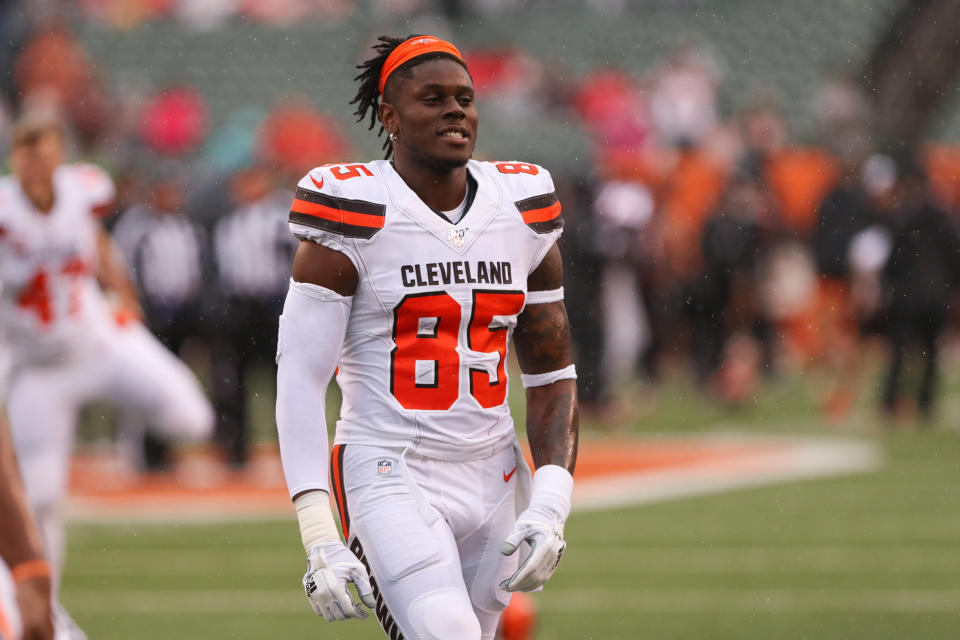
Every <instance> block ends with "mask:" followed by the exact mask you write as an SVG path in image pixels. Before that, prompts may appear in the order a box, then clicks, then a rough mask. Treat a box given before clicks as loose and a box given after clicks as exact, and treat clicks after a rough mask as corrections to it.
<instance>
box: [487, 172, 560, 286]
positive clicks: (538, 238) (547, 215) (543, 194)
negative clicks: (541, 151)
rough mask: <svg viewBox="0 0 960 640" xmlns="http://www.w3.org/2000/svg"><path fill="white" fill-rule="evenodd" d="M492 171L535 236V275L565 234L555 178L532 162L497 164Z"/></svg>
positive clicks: (530, 268) (532, 237) (531, 261)
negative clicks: (551, 248) (541, 263)
mask: <svg viewBox="0 0 960 640" xmlns="http://www.w3.org/2000/svg"><path fill="white" fill-rule="evenodd" d="M493 168H494V170H495V171H496V172H497V174H498V178H499V182H500V184H501V185H502V187H503V189H504V192H505V193H506V194H507V195H508V197H509V198H510V199H511V200H512V201H513V204H514V206H515V207H516V208H517V213H518V214H519V215H520V217H521V218H522V219H523V223H524V224H525V225H526V226H527V228H529V229H530V231H531V232H532V236H531V242H532V243H533V247H532V256H531V260H530V264H529V270H528V273H532V272H533V271H534V270H535V269H536V268H537V266H539V264H540V262H541V261H542V260H543V258H544V256H546V255H547V251H549V250H550V247H552V246H553V245H554V244H556V242H557V239H558V238H559V237H560V234H561V233H563V215H562V207H561V205H560V200H559V198H557V190H556V187H555V186H554V184H553V177H552V176H551V175H550V172H549V171H547V170H546V169H545V168H543V167H541V166H540V165H536V164H532V163H529V162H519V161H511V162H495V163H493Z"/></svg>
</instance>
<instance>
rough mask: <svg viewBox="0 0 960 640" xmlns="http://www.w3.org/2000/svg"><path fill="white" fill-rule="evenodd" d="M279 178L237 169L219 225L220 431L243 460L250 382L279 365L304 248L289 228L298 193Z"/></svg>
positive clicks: (216, 381)
mask: <svg viewBox="0 0 960 640" xmlns="http://www.w3.org/2000/svg"><path fill="white" fill-rule="evenodd" d="M274 179H275V178H274V176H273V174H272V173H271V172H270V171H269V169H267V168H266V167H263V166H250V167H245V168H243V169H241V170H239V171H237V172H236V173H235V174H234V176H233V177H232V179H231V181H230V190H231V195H232V197H233V201H234V203H235V207H234V209H233V210H232V211H230V212H229V213H228V214H226V215H224V216H223V217H221V218H220V219H219V220H217V222H216V223H215V225H214V228H213V256H214V262H215V264H216V272H217V289H218V290H219V294H220V296H222V298H223V299H222V303H221V304H220V305H219V306H220V308H221V309H222V310H223V312H224V315H223V316H222V319H221V322H220V326H219V327H218V330H217V331H214V332H213V335H212V353H213V394H214V401H215V405H216V407H217V413H218V422H217V439H218V441H219V442H220V444H221V446H223V447H224V449H225V451H226V453H227V458H228V461H229V463H230V464H231V465H233V466H237V467H240V466H243V465H244V464H245V463H246V459H247V445H248V424H247V423H248V417H247V411H246V397H245V390H246V388H247V387H248V385H247V384H246V383H247V381H248V380H249V375H250V373H251V371H253V370H254V369H255V368H256V367H268V368H271V369H272V367H273V366H274V358H275V355H276V347H277V344H276V340H277V323H278V318H279V316H280V312H281V310H282V308H283V299H284V296H285V295H286V291H287V287H288V285H289V279H290V269H291V265H292V263H293V255H294V253H295V252H296V249H297V241H296V239H295V238H294V237H293V236H292V235H291V234H290V232H289V230H288V228H287V213H288V210H289V208H290V202H291V200H292V198H293V195H292V194H291V193H289V192H287V191H283V190H278V189H276V188H275V186H274ZM269 379H270V380H273V381H275V380H276V378H275V376H269Z"/></svg>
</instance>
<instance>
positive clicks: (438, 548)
mask: <svg viewBox="0 0 960 640" xmlns="http://www.w3.org/2000/svg"><path fill="white" fill-rule="evenodd" d="M517 451H518V449H516V448H515V447H509V446H508V447H507V448H505V449H502V450H501V451H499V452H497V453H495V454H493V455H491V456H490V457H488V458H485V459H481V460H474V461H470V462H447V461H443V460H437V459H431V458H424V457H422V456H418V455H413V454H410V453H404V451H403V450H401V449H397V448H389V447H374V446H367V445H354V444H348V445H338V446H336V447H334V450H333V456H332V458H333V460H332V466H331V476H332V479H333V483H332V486H333V490H334V495H335V497H336V500H337V505H338V509H339V510H340V517H341V520H342V521H343V523H344V526H345V528H346V529H347V530H348V532H349V537H348V542H347V546H348V547H349V548H350V549H351V550H352V551H353V552H354V553H355V554H356V555H357V556H358V557H359V558H360V560H361V561H362V562H363V563H364V565H366V567H367V569H368V571H369V572H370V582H371V585H372V586H373V592H374V596H375V598H376V600H377V608H376V611H375V614H376V616H377V618H378V619H379V620H380V624H381V625H382V626H383V628H384V631H385V632H386V634H387V637H388V638H390V639H391V640H398V639H399V638H405V639H406V640H414V639H416V640H449V639H450V638H457V639H458V640H481V639H482V640H492V639H493V637H494V634H495V633H496V630H497V622H498V621H499V619H500V614H501V612H502V611H503V609H504V608H505V607H506V606H507V604H508V603H509V602H510V593H508V592H507V591H504V590H503V589H501V588H500V586H499V585H500V583H501V582H502V581H503V580H506V579H507V578H509V577H510V576H511V575H512V574H513V573H514V571H516V568H517V561H518V558H517V555H519V554H515V555H514V556H511V557H506V556H503V555H502V554H501V553H500V544H501V543H502V542H503V540H504V538H506V537H507V535H508V534H509V533H510V530H511V528H512V527H513V523H514V521H515V519H516V513H517V506H516V494H517V484H518V481H520V480H521V479H522V480H523V482H525V483H528V482H529V477H530V471H529V469H528V468H527V466H526V465H525V464H524V463H523V462H522V457H520V456H518V455H517ZM518 457H519V459H520V463H519V466H518ZM520 493H521V494H525V493H526V491H525V490H524V489H523V488H521V490H520ZM344 494H345V497H346V500H344Z"/></svg>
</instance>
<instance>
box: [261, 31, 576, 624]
mask: <svg viewBox="0 0 960 640" xmlns="http://www.w3.org/2000/svg"><path fill="white" fill-rule="evenodd" d="M374 50H375V55H374V56H373V57H372V58H370V59H369V60H367V61H366V62H364V63H363V64H362V65H360V69H361V70H362V71H361V73H360V75H359V76H357V79H358V80H359V81H360V89H359V92H358V94H357V96H356V99H355V100H354V101H353V103H355V104H357V115H358V116H359V118H360V120H361V121H362V120H364V119H366V118H367V117H369V118H370V126H371V128H372V127H373V126H374V125H375V124H376V123H377V122H379V124H380V127H381V128H380V133H381V134H382V133H384V132H386V133H387V134H388V139H387V140H386V141H385V144H384V147H385V149H386V152H387V160H380V161H376V162H370V163H366V164H338V165H325V166H322V167H318V168H316V169H313V170H312V171H310V172H309V173H308V174H307V175H306V176H304V178H303V179H302V180H301V181H300V183H299V184H298V188H297V191H296V197H295V200H294V203H293V206H292V209H291V213H290V226H291V229H292V231H293V233H294V234H295V235H296V236H297V237H298V238H300V240H301V243H300V247H299V250H298V253H297V255H296V258H295V260H294V266H293V278H292V281H291V284H290V289H289V292H288V294H287V298H286V303H285V306H284V310H283V315H282V316H281V320H280V331H279V339H278V349H277V361H278V397H277V426H278V431H279V436H280V450H281V455H282V461H283V469H284V474H285V477H286V481H287V485H288V488H289V491H290V495H291V497H292V498H293V501H294V505H295V507H296V511H297V516H298V520H299V524H300V530H301V535H302V540H303V544H304V548H305V550H306V552H307V557H308V566H307V573H306V575H305V576H304V580H303V584H304V587H305V589H306V593H307V597H308V599H309V600H310V603H311V604H312V606H313V608H314V610H315V611H316V612H317V613H318V614H320V615H322V616H323V617H324V618H326V619H328V620H340V619H344V618H356V617H365V616H366V615H367V613H366V611H365V610H364V608H363V605H366V606H367V607H370V608H372V609H373V610H374V612H375V614H376V616H377V618H378V619H379V621H380V623H381V625H382V627H383V629H384V631H385V633H386V634H387V636H388V637H389V638H393V639H396V638H419V639H424V640H432V639H436V640H441V639H442V640H449V639H450V638H457V639H459V640H480V639H481V638H483V639H484V640H490V639H492V638H493V637H494V634H495V632H496V627H497V620H498V618H499V617H500V614H501V612H502V611H503V609H504V607H505V606H506V605H507V603H508V602H509V600H510V594H511V592H514V591H533V590H537V589H539V588H540V587H541V586H542V585H543V583H544V582H546V580H547V579H548V578H549V577H550V576H551V575H552V574H553V572H554V570H555V569H556V567H557V564H558V562H559V561H560V555H561V553H562V552H563V549H564V546H565V542H564V539H563V527H564V523H565V521H566V519H567V516H568V514H569V511H570V497H571V493H572V490H573V477H572V475H571V474H572V472H573V468H574V463H575V459H576V452H577V434H578V417H577V399H576V386H575V378H576V373H575V369H574V365H573V361H572V355H571V348H570V335H569V327H568V323H567V314H566V310H565V308H564V304H563V289H562V286H561V283H562V261H561V258H560V253H559V251H558V249H557V246H556V241H557V238H558V237H559V235H560V232H561V227H562V225H563V222H562V218H561V216H560V203H559V202H558V200H557V197H556V194H555V192H554V185H553V181H552V179H551V177H550V174H549V173H548V172H547V170H546V169H544V168H543V167H540V166H537V165H535V164H530V163H525V162H477V161H474V160H472V159H471V156H472V153H473V149H474V145H475V144H476V139H477V124H478V116H477V109H476V105H475V103H474V88H473V81H472V79H471V76H470V73H469V71H468V69H467V65H466V63H465V62H464V60H463V57H462V56H461V55H460V52H459V51H458V50H457V48H456V47H455V46H453V45H452V44H450V43H448V42H445V41H443V40H440V39H438V38H435V37H431V36H410V37H408V38H406V39H396V38H388V37H381V38H380V41H379V43H378V44H377V45H375V46H374ZM511 337H512V338H513V345H514V347H515V348H516V351H517V356H518V359H519V362H520V367H521V370H522V373H523V375H522V383H523V385H524V387H526V395H527V434H528V438H529V442H530V448H531V450H532V454H533V461H534V466H535V467H536V470H535V473H534V474H533V477H532V482H531V477H530V472H529V469H528V467H527V465H526V463H525V462H524V459H523V456H522V455H521V453H520V448H519V445H518V443H517V437H516V433H515V429H514V424H513V421H512V419H511V416H510V410H509V406H508V404H507V353H508V348H509V344H510V338H511ZM335 369H337V382H338V384H339V386H340V389H341V391H342V393H343V406H342V409H341V414H340V420H339V421H338V422H337V430H336V437H335V440H334V446H333V450H332V456H331V463H330V465H329V473H330V481H329V482H328V478H327V469H328V465H327V463H326V458H327V456H328V455H329V451H328V442H327V429H326V425H325V422H324V415H325V414H324V398H325V394H326V389H327V385H328V383H329V380H330V378H331V376H333V374H334V370H335ZM331 490H332V491H333V494H334V498H335V502H336V508H337V510H338V511H339V518H340V522H341V526H342V529H343V534H344V536H345V538H346V544H344V542H343V541H342V540H341V538H340V536H339V535H338V533H337V529H336V526H335V523H334V520H333V517H332V514H331V511H330V505H329V501H328V492H329V491H331ZM518 549H520V550H521V551H520V553H517V551H518ZM518 556H522V557H520V558H518ZM348 582H352V583H353V584H354V585H355V587H356V589H357V591H358V594H359V602H357V601H353V600H352V599H351V596H350V594H349V592H348V590H347V583H348ZM361 603H362V604H361Z"/></svg>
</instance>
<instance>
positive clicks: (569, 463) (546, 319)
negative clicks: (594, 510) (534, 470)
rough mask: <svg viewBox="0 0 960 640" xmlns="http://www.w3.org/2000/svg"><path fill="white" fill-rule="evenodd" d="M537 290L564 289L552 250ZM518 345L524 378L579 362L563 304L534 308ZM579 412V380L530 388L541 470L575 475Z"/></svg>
mask: <svg viewBox="0 0 960 640" xmlns="http://www.w3.org/2000/svg"><path fill="white" fill-rule="evenodd" d="M527 284H528V285H529V286H530V289H531V290H532V291H549V290H550V289H556V288H558V287H560V286H562V284H563V261H562V260H561V257H560V251H559V250H558V249H557V247H556V246H554V247H553V248H551V249H550V251H549V252H548V253H547V256H546V257H545V258H544V259H543V262H541V264H540V266H539V267H537V269H536V270H535V271H534V272H533V273H532V274H530V278H529V279H528V281H527ZM513 344H514V347H515V348H516V351H517V359H518V360H519V361H520V369H522V370H523V372H524V373H547V372H549V371H556V370H557V369H563V368H564V367H566V366H568V365H570V364H571V363H572V362H573V349H572V347H571V343H570V323H569V321H568V320H567V308H566V307H565V306H564V305H563V302H562V301H561V302H551V303H547V304H534V305H530V306H529V307H527V308H526V309H525V310H524V312H523V313H522V314H520V317H519V318H517V328H516V330H515V331H514V333H513ZM578 430H579V413H578V410H577V384H576V381H575V380H557V381H556V382H554V383H551V384H548V385H544V386H542V387H530V388H529V389H527V438H528V439H529V440H530V451H531V453H532V454H533V463H534V466H536V467H538V468H539V467H542V466H543V465H546V464H555V465H558V466H561V467H564V468H565V469H566V470H567V471H569V472H570V473H573V468H574V465H575V464H576V461H577V442H578Z"/></svg>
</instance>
